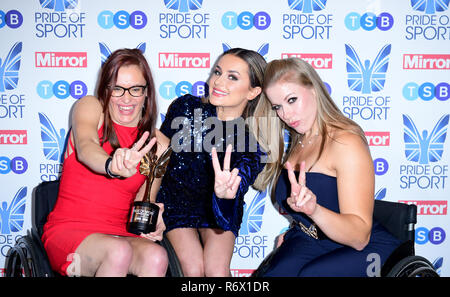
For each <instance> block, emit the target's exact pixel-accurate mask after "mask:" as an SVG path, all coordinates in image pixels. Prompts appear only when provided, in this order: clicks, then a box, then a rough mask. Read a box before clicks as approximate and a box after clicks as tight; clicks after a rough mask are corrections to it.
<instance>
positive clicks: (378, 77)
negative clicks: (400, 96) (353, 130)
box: [342, 44, 391, 120]
mask: <svg viewBox="0 0 450 297" xmlns="http://www.w3.org/2000/svg"><path fill="white" fill-rule="evenodd" d="M345 53H346V69H347V85H348V88H349V89H350V91H353V92H357V93H361V94H362V95H356V96H355V95H353V94H352V95H345V96H343V99H342V104H343V112H344V114H345V115H346V116H347V117H349V118H350V119H356V120H359V119H361V120H387V119H388V112H389V110H390V102H391V96H385V95H384V94H380V95H376V96H373V95H371V94H372V93H379V92H381V91H383V90H384V86H385V83H386V73H387V71H388V66H389V56H390V53H391V45H390V44H387V45H384V46H383V47H382V48H381V49H380V50H379V51H378V53H377V54H376V57H375V59H374V60H372V61H371V60H369V59H364V60H362V59H361V58H360V57H359V55H358V52H357V51H356V49H355V48H354V47H353V46H352V45H350V44H345ZM360 54H361V52H360Z"/></svg>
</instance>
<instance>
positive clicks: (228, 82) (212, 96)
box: [208, 54, 261, 120]
mask: <svg viewBox="0 0 450 297" xmlns="http://www.w3.org/2000/svg"><path fill="white" fill-rule="evenodd" d="M248 73H249V68H248V65H247V63H246V62H245V61H244V60H242V59H241V58H239V57H237V56H234V55H230V54H227V55H224V56H223V57H222V58H220V59H219V61H218V62H217V65H216V66H215V68H214V69H213V71H212V74H211V76H210V78H209V81H208V85H209V102H210V103H211V104H212V105H214V106H216V107H217V116H218V117H219V119H222V120H225V119H227V118H237V117H239V116H241V115H242V112H243V111H244V109H245V107H246V105H247V103H248V101H249V100H253V99H254V98H255V97H256V96H257V95H259V93H260V92H261V88H260V87H256V88H252V87H251V84H250V77H249V74H248Z"/></svg>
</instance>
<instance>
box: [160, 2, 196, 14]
mask: <svg viewBox="0 0 450 297" xmlns="http://www.w3.org/2000/svg"><path fill="white" fill-rule="evenodd" d="M202 3H203V0H164V4H165V5H166V7H167V8H169V9H174V10H178V11H179V12H189V11H190V10H197V9H199V8H201V7H202Z"/></svg>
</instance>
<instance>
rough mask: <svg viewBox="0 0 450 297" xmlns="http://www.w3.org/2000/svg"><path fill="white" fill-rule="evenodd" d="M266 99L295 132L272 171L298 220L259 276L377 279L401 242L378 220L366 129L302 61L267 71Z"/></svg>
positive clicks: (278, 195)
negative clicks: (332, 95)
mask: <svg viewBox="0 0 450 297" xmlns="http://www.w3.org/2000/svg"><path fill="white" fill-rule="evenodd" d="M264 94H265V95H267V98H268V99H269V102H270V103H271V105H272V109H273V112H274V113H276V114H277V115H278V117H279V118H280V120H281V121H282V122H283V125H284V127H285V128H286V129H288V130H289V131H290V136H291V138H290V142H289V146H288V149H287V151H286V152H285V153H284V154H283V155H280V156H279V159H278V161H277V164H278V166H277V167H274V168H273V170H272V176H273V177H274V178H273V185H274V186H273V187H272V189H273V190H272V194H273V195H272V196H275V199H276V201H277V202H278V204H279V206H281V207H282V208H283V209H284V211H285V212H287V213H288V214H289V216H290V217H291V219H293V221H292V224H291V228H290V229H289V231H287V232H286V233H285V234H283V235H281V236H280V238H279V242H278V246H279V247H278V249H277V250H276V252H274V253H273V254H272V255H273V257H272V258H271V260H270V261H268V263H267V264H265V265H262V266H261V267H260V269H258V272H257V274H258V275H262V276H368V275H374V274H376V269H374V264H377V263H373V261H374V259H377V260H378V261H379V262H378V264H379V265H378V266H379V267H378V269H380V268H381V265H382V264H383V263H384V261H385V260H386V259H387V257H388V256H389V255H390V254H391V253H392V251H393V250H394V249H395V248H396V247H397V246H398V245H399V243H400V242H399V241H398V240H397V239H396V238H395V237H394V236H393V235H391V234H390V233H389V232H388V231H387V230H386V229H384V227H382V226H381V225H380V224H379V223H378V222H376V221H373V220H372V216H373V206H374V184H375V174H374V168H373V161H372V158H371V156H370V151H369V147H368V145H367V141H366V139H365V136H364V132H363V130H362V129H361V128H360V127H359V126H358V124H356V123H355V122H354V121H352V120H350V119H348V118H346V117H345V116H344V115H343V114H342V112H341V111H340V110H339V108H338V107H337V106H336V105H335V104H334V102H333V100H332V99H331V97H330V95H329V94H328V92H327V89H326V88H325V85H324V83H323V82H322V80H321V79H320V77H319V75H318V74H317V72H316V71H315V70H314V69H313V68H312V66H311V65H309V64H308V63H306V62H305V61H303V60H300V59H298V58H288V59H283V60H274V61H271V62H270V63H269V64H268V65H267V67H266V71H265V74H264ZM280 131H281V130H280ZM280 135H282V134H281V133H280ZM281 140H283V138H281ZM273 144H276V142H274V143H273ZM269 150H270V151H272V150H273V149H271V148H269ZM283 167H284V168H283ZM371 264H372V265H371ZM374 270H375V271H374ZM378 271H379V270H378Z"/></svg>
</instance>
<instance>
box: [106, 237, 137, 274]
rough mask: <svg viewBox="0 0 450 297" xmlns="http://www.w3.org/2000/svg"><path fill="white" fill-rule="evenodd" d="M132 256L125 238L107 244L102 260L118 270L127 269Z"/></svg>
mask: <svg viewBox="0 0 450 297" xmlns="http://www.w3.org/2000/svg"><path fill="white" fill-rule="evenodd" d="M132 258H133V248H132V247H131V245H130V244H129V243H128V242H126V241H125V240H116V241H115V242H113V243H112V244H111V245H109V247H108V249H107V251H106V254H105V257H104V259H103V262H107V263H108V264H109V265H111V266H113V267H115V268H116V269H118V270H123V271H128V268H129V266H130V264H131V260H132Z"/></svg>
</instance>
